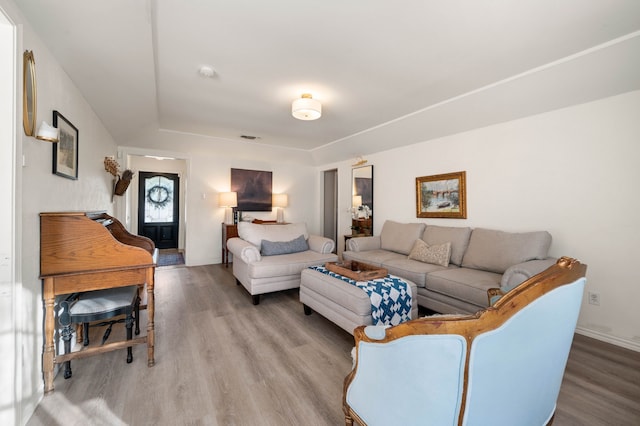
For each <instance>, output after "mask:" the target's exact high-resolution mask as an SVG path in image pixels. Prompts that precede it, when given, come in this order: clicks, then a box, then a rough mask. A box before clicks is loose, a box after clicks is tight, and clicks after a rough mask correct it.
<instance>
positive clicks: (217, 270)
mask: <svg viewBox="0 0 640 426" xmlns="http://www.w3.org/2000/svg"><path fill="white" fill-rule="evenodd" d="M142 316H144V315H142ZM142 319H143V322H142V324H144V323H145V322H144V321H145V319H144V318H142ZM142 328H143V330H144V327H142ZM143 332H144V331H143ZM114 333H115V331H114ZM352 346H353V338H352V336H351V335H350V334H348V333H346V332H345V331H343V330H342V329H340V328H338V327H337V326H335V325H333V324H332V323H330V322H329V321H327V320H326V319H324V318H323V317H321V316H320V315H318V314H313V315H311V316H305V315H304V314H303V310H302V305H301V304H300V302H299V301H298V292H297V290H291V291H285V292H279V293H274V294H269V295H265V296H263V297H262V300H261V302H260V305H258V306H254V305H252V304H251V298H250V296H249V295H248V293H247V292H246V291H245V290H244V288H243V287H242V286H236V284H235V280H234V278H233V276H232V274H231V266H230V267H229V268H225V267H224V266H222V265H207V266H198V267H189V268H187V267H166V268H158V270H157V272H156V365H155V366H154V367H152V368H148V367H146V348H145V347H144V346H142V345H139V346H135V347H134V349H133V353H134V361H133V363H132V364H126V362H125V352H126V351H124V350H122V351H116V352H111V353H106V354H102V355H99V356H94V357H90V358H84V359H78V360H74V361H73V362H72V368H73V377H72V378H71V379H70V380H64V378H63V377H62V374H59V375H58V376H57V377H56V379H55V387H56V390H55V392H54V393H53V394H52V395H49V396H46V397H45V398H44V399H43V401H42V402H41V403H40V405H39V406H38V407H37V409H36V412H35V414H34V415H33V416H32V418H31V419H30V420H29V422H28V423H27V425H28V426H37V425H65V426H66V425H109V426H112V425H274V426H275V425H277V426H282V425H342V424H344V422H343V415H342V409H341V398H342V383H343V380H344V377H345V376H346V375H347V373H348V372H349V371H350V369H351V357H350V351H351V348H352ZM498 411H499V410H498ZM517 424H518V423H517V421H515V422H514V426H517ZM638 424H640V354H639V353H637V352H633V351H630V350H626V349H623V348H619V347H616V346H612V345H608V344H606V343H602V342H599V341H596V340H593V339H590V338H587V337H584V336H579V335H577V336H576V338H575V340H574V344H573V347H572V351H571V355H570V359H569V363H568V366H567V371H566V373H565V377H564V381H563V385H562V389H561V392H560V397H559V400H558V409H557V412H556V419H555V422H554V425H555V426H565V425H581V426H582V425H590V426H591V425H620V426H622V425H635V426H637V425H638Z"/></svg>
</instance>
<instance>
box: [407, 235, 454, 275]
mask: <svg viewBox="0 0 640 426" xmlns="http://www.w3.org/2000/svg"><path fill="white" fill-rule="evenodd" d="M450 257H451V243H444V244H437V245H432V246H430V245H429V244H427V243H425V242H424V241H422V240H420V239H418V240H416V242H415V243H414V244H413V248H412V249H411V253H409V259H414V260H419V261H420V262H424V263H433V264H434V265H440V266H444V267H445V268H446V267H447V266H449V258H450Z"/></svg>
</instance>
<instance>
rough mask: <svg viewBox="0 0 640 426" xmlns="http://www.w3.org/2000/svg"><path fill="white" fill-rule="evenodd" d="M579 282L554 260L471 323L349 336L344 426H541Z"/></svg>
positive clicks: (575, 266)
mask: <svg viewBox="0 0 640 426" xmlns="http://www.w3.org/2000/svg"><path fill="white" fill-rule="evenodd" d="M585 274H586V265H584V264H581V263H580V262H578V261H576V260H574V259H570V258H567V257H563V258H561V259H559V260H558V262H557V263H556V264H555V265H553V266H551V267H550V268H548V269H547V270H545V271H543V272H541V273H540V274H538V275H535V276H534V277H532V278H530V279H529V280H527V281H525V282H524V283H522V284H520V285H519V286H518V287H516V288H514V289H513V290H511V291H509V292H507V293H506V294H505V295H503V296H502V297H501V298H500V299H499V300H497V301H496V303H495V304H494V305H493V306H491V307H489V308H487V309H485V310H483V311H480V312H478V313H476V314H474V315H444V316H438V315H436V316H432V317H425V318H420V319H417V320H412V321H408V322H406V323H403V324H400V325H398V326H396V327H390V328H381V327H374V326H368V327H364V326H362V327H359V328H357V329H356V330H355V331H354V338H355V340H356V359H355V365H354V369H353V371H352V372H351V373H350V374H349V375H348V376H347V378H346V379H345V385H344V395H343V405H344V406H343V409H344V412H345V421H346V424H347V425H352V424H353V422H354V421H356V423H358V424H362V425H369V426H374V425H391V424H398V425H403V426H406V425H469V426H471V425H479V426H480V425H482V426H484V425H514V424H517V425H519V426H526V425H536V426H538V425H545V424H550V423H551V422H552V420H553V415H554V413H555V408H556V400H557V398H558V394H559V392H560V385H561V383H562V377H563V375H564V369H565V366H566V362H567V358H568V356H569V350H570V348H571V342H572V340H573V333H574V331H575V327H576V323H577V320H578V314H579V311H580V305H581V302H582V294H583V290H584V285H585Z"/></svg>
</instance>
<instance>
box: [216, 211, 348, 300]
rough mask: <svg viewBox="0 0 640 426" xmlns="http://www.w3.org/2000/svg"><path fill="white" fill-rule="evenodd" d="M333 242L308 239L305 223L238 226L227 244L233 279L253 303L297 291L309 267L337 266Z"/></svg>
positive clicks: (313, 236) (314, 238)
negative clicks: (273, 294) (263, 296)
mask: <svg viewBox="0 0 640 426" xmlns="http://www.w3.org/2000/svg"><path fill="white" fill-rule="evenodd" d="M334 248H335V242H334V241H333V240H331V239H329V238H325V237H321V236H318V235H309V233H308V232H307V226H306V224H305V223H289V224H256V223H250V222H240V223H238V237H236V238H230V239H229V240H228V241H227V249H228V250H229V251H230V252H231V253H232V254H233V275H234V277H235V278H236V283H237V284H242V285H243V286H244V287H245V288H246V289H247V291H248V292H249V294H251V297H252V299H253V304H254V305H257V304H258V303H260V295H261V294H264V293H270V292H274V291H279V290H286V289H290V288H297V287H300V274H301V272H302V270H303V269H306V268H308V267H309V266H315V265H323V264H324V263H326V262H336V261H337V260H338V256H337V255H335V254H334V253H332V252H333V250H334Z"/></svg>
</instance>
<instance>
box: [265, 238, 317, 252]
mask: <svg viewBox="0 0 640 426" xmlns="http://www.w3.org/2000/svg"><path fill="white" fill-rule="evenodd" d="M307 250H309V244H308V243H307V240H305V239H304V235H300V236H299V237H298V238H294V239H293V240H291V241H269V240H262V244H261V246H260V254H262V255H263V256H277V255H279V254H289V253H298V252H301V251H307Z"/></svg>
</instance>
